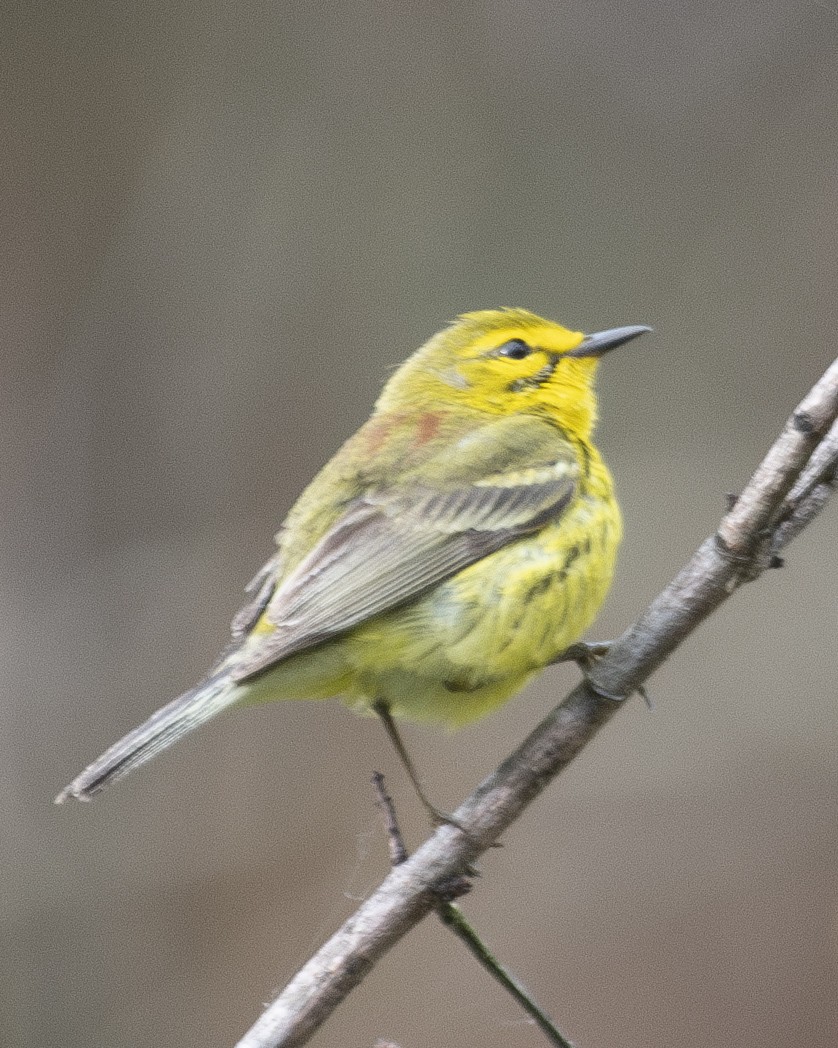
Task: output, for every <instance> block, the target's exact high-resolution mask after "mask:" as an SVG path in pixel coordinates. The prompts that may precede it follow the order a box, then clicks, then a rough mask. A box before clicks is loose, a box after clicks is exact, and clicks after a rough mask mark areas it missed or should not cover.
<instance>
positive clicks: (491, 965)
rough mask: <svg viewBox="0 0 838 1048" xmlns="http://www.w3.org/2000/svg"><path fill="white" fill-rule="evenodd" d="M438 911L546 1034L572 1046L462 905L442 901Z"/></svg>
mask: <svg viewBox="0 0 838 1048" xmlns="http://www.w3.org/2000/svg"><path fill="white" fill-rule="evenodd" d="M437 912H438V913H439V916H440V919H441V921H442V923H443V924H445V925H446V926H447V927H449V928H450V929H451V930H452V931H453V932H454V934H455V935H458V936H459V937H460V938H461V939H462V940H463V942H464V943H465V944H466V946H467V947H468V948H469V950H471V952H472V953H473V954H474V956H475V957H476V958H477V960H478V961H479V962H480V963H481V964H482V965H483V967H484V968H485V969H486V971H487V972H488V973H489V974H490V975H492V976H494V978H495V979H497V981H498V982H499V983H500V984H501V986H503V987H504V989H506V990H508V991H509V993H511V994H512V996H513V997H514V998H515V1000H516V1001H517V1002H518V1003H519V1004H520V1005H521V1007H522V1008H523V1009H524V1011H525V1012H526V1013H527V1015H529V1016H531V1018H532V1019H533V1020H534V1021H535V1022H536V1024H537V1025H538V1026H539V1027H540V1029H542V1030H543V1031H544V1033H545V1034H547V1037H548V1039H549V1041H550V1043H551V1044H555V1045H558V1048H573V1044H572V1043H571V1042H570V1041H569V1040H568V1039H567V1038H566V1037H565V1036H564V1035H563V1034H562V1033H561V1032H560V1031H559V1030H558V1029H557V1028H556V1025H555V1023H554V1022H553V1020H552V1019H551V1018H550V1016H549V1015H547V1014H546V1012H543V1011H542V1010H541V1008H539V1007H538V1005H537V1004H536V1003H535V1001H534V1000H533V999H532V997H530V995H529V994H528V993H527V991H526V990H525V989H524V987H523V986H522V985H521V984H520V983H519V982H518V980H517V979H515V978H514V977H513V976H512V975H510V974H509V972H508V971H507V970H506V969H505V968H504V967H503V965H502V964H500V963H499V961H498V960H497V958H495V957H494V956H493V955H492V954H491V953H490V952H489V950H488V949H487V947H486V946H485V945H484V943H483V942H482V941H481V940H480V938H479V936H478V935H477V932H476V931H475V930H474V928H472V926H471V925H470V924H469V923H468V921H467V920H466V919H465V917H464V916H463V911H462V910H461V909H460V908H459V906H454V905H453V904H452V903H450V902H441V903H440V904H439V906H438V909H437Z"/></svg>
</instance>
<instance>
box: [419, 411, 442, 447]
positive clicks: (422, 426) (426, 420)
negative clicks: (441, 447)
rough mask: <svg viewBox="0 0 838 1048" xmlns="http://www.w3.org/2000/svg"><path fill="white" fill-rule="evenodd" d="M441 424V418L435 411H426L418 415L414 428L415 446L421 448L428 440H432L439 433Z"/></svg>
mask: <svg viewBox="0 0 838 1048" xmlns="http://www.w3.org/2000/svg"><path fill="white" fill-rule="evenodd" d="M441 422H442V417H441V416H440V415H439V414H437V412H435V411H427V412H425V414H424V415H420V416H419V421H418V425H417V427H416V444H417V445H418V446H419V447H421V446H422V445H423V444H427V443H428V441H429V440H433V438H434V437H435V436H436V435H437V433H438V432H439V426H440V423H441Z"/></svg>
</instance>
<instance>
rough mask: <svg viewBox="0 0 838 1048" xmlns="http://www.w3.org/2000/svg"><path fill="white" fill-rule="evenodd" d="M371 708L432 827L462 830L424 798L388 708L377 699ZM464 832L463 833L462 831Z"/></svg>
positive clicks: (454, 821) (456, 823)
mask: <svg viewBox="0 0 838 1048" xmlns="http://www.w3.org/2000/svg"><path fill="white" fill-rule="evenodd" d="M372 708H373V709H374V710H375V712H376V713H377V714H378V716H379V717H380V718H381V723H382V724H383V725H384V729H385V731H386V732H387V735H388V736H389V738H390V742H392V744H393V747H394V748H395V751H396V753H397V754H398V755H399V760H400V761H401V762H402V767H403V768H404V770H405V771H406V772H407V777H408V778H409V779H410V781H411V783H412V784H413V788H414V790H416V796H417V797H418V798H419V800H420V801H421V802H422V806H423V807H424V809H425V811H426V812H427V813H428V815H430V817H431V822H432V823H433V825H434V826H441V825H443V824H445V823H447V824H448V825H449V826H456V827H457V829H458V830H462V829H463V828H462V826H460V824H459V823H458V822H457V820H456V819H455V818H454V817H453V816H452V815H449V814H448V813H447V812H444V811H440V810H439V808H437V807H435V805H433V804H431V802H430V801H429V800H428V798H427V797H426V796H425V791H424V790H423V789H422V783H421V781H420V779H419V775H418V774H417V772H416V768H415V767H414V766H413V761H412V760H411V759H410V754H409V753H408V752H407V749H406V748H405V745H404V743H403V742H402V737H401V735H399V729H398V728H397V727H396V722H395V721H394V720H393V714H392V713H391V712H390V706H389V704H388V703H386V702H384V701H383V700H382V699H378V700H377V701H376V702H374V703H373V704H372ZM463 832H465V831H463Z"/></svg>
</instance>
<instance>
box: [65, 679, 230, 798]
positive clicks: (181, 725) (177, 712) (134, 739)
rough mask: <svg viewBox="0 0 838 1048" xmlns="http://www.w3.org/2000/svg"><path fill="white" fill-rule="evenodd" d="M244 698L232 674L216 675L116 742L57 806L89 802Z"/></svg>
mask: <svg viewBox="0 0 838 1048" xmlns="http://www.w3.org/2000/svg"><path fill="white" fill-rule="evenodd" d="M240 698H241V687H240V686H239V685H237V684H236V683H235V682H233V681H231V680H230V674H229V671H227V670H220V671H219V672H218V673H216V674H213V676H211V677H208V678H207V679H206V680H205V681H204V682H203V683H202V684H199V685H198V686H197V687H195V688H193V689H192V690H191V691H187V692H186V693H185V694H184V695H181V696H180V697H179V698H177V699H175V700H174V701H173V702H170V703H169V704H168V705H167V706H164V707H163V708H162V709H160V710H158V711H157V712H156V713H154V714H152V716H151V717H149V718H148V720H147V721H146V722H145V724H141V725H140V726H139V727H138V728H134V730H133V731H131V732H129V733H128V734H127V735H126V736H125V738H124V739H120V740H119V742H116V743H114V745H113V746H111V748H110V749H109V750H106V751H105V752H104V753H103V754H102V756H101V757H99V758H98V759H97V760H95V761H94V762H93V763H92V764H91V765H89V766H88V767H87V768H85V769H84V771H83V772H82V773H81V774H80V775H78V776H76V778H75V779H73V781H72V782H71V783H70V785H69V786H67V787H66V788H65V789H63V790H62V791H61V793H59V794H58V796H57V797H56V798H55V802H56V804H61V803H63V802H64V801H65V800H66V799H67V798H68V797H75V798H76V799H77V800H80V801H89V800H90V798H91V797H92V796H93V795H94V794H96V793H98V792H99V791H100V790H103V789H104V788H105V787H106V786H109V785H110V784H111V783H112V782H116V781H117V780H118V779H121V778H122V777H123V776H124V775H127V774H128V773H129V772H130V771H133V770H134V768H139V766H140V765H141V764H145V762H146V761H148V760H151V758H152V757H154V756H155V755H156V754H158V753H160V751H161V750H165V749H166V748H167V747H168V746H171V745H172V743H174V742H177V740H178V739H180V738H182V737H183V736H184V735H186V734H187V733H188V732H190V731H192V730H193V729H194V728H197V727H198V726H199V725H200V724H203V723H204V721H207V720H209V719H210V717H214V716H215V715H216V714H217V713H220V712H221V711H222V710H224V709H226V708H227V707H228V706H231V705H232V704H233V703H234V702H236V701H238V700H239V699H240Z"/></svg>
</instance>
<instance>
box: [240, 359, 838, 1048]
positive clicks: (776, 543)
mask: <svg viewBox="0 0 838 1048" xmlns="http://www.w3.org/2000/svg"><path fill="white" fill-rule="evenodd" d="M836 418H838V360H836V361H835V362H834V363H833V364H832V365H831V367H830V368H828V369H827V371H826V372H825V373H824V375H823V376H822V377H821V379H820V380H819V381H818V382H817V383H816V384H815V385H814V386H813V387H812V389H811V390H810V392H809V393H808V394H807V395H806V397H804V399H803V400H802V401H801V403H800V405H799V406H798V408H797V409H796V410H795V412H794V413H793V414H792V416H791V417H790V418H789V420H788V422H787V423H786V426H785V428H784V429H783V432H782V433H781V434H780V436H779V437H778V438H777V440H776V441H775V443H774V445H773V447H772V448H771V449H770V450H769V452H768V454H767V455H766V456H765V458H764V459H763V461H762V463H761V464H760V466H759V467H758V469H757V470H756V472H755V473H754V475H753V477H752V478H751V480H750V481H749V483H748V484H747V486H746V487H745V489H744V491H743V492H742V493H741V495H740V496H739V497H738V498H737V500H736V502H735V503H734V505H733V506H732V508H731V509H730V510H729V511H728V513H727V514H726V515H725V517H724V518H723V519H722V521H721V523H720V525H719V528H718V530H717V532H716V533H715V534H714V535H712V536H711V537H710V538H708V539H707V540H705V542H704V543H702V545H701V546H700V547H699V549H698V550H696V552H695V553H694V554H693V557H692V559H691V560H690V561H689V563H688V564H687V565H686V566H685V567H684V568H683V569H682V570H681V571H680V572H679V574H678V575H677V576H676V577H675V578H674V579H673V580H672V582H671V583H670V584H669V585H668V586H667V587H666V589H665V590H664V591H663V592H662V593H661V594H660V595H659V596H658V597H657V598H656V599H655V600H654V601H653V602H652V603H651V604H650V605H649V607H648V608H647V609H646V610H645V611H644V612H643V614H642V615H641V616H640V618H639V619H638V620H637V621H636V622H635V623H634V624H633V625H632V626H630V627H629V629H628V630H626V632H625V633H624V634H623V636H622V637H620V638H619V640H617V641H616V642H615V643H614V644H613V645H612V646H611V648H610V649H609V651H608V654H607V655H605V656H604V657H603V658H602V659H601V660H600V661H599V662H598V663H597V664H596V666H595V668H594V670H593V672H592V674H591V675H590V677H589V679H588V680H586V681H583V682H582V683H580V684H579V685H577V687H575V688H574V689H573V691H571V692H570V694H569V695H568V696H567V698H566V699H565V700H564V701H563V702H562V703H561V704H560V705H559V706H557V707H556V708H555V709H554V710H553V711H552V712H551V713H550V714H548V716H547V717H546V718H545V719H544V720H543V721H542V722H541V724H539V725H538V727H537V728H536V729H535V730H534V731H533V732H532V734H531V735H530V736H529V737H528V738H527V739H525V740H524V742H523V743H522V744H521V745H520V746H519V747H518V749H517V750H516V751H515V752H514V753H513V754H511V755H510V756H509V757H508V758H507V759H506V760H505V761H504V762H503V764H501V765H500V767H499V768H498V769H497V770H496V771H495V772H493V773H492V774H491V775H490V776H489V777H488V778H487V779H486V780H485V781H484V782H483V783H481V785H480V786H479V787H478V788H477V789H476V790H475V791H474V793H473V794H472V795H471V796H470V797H468V798H467V799H466V800H465V801H464V802H463V804H462V805H461V806H460V807H459V808H458V809H457V811H456V812H455V813H454V817H455V819H456V821H457V823H458V825H459V826H461V827H463V829H464V830H466V831H467V832H466V833H464V832H462V831H461V830H460V829H458V828H456V827H454V826H449V825H444V826H441V827H440V828H439V829H438V830H437V831H436V833H434V835H433V836H432V837H431V838H430V839H429V840H427V841H426V842H425V844H424V845H423V846H422V847H421V848H420V849H419V850H418V851H417V852H415V853H414V854H413V855H412V856H411V857H410V858H409V859H408V860H407V861H406V862H404V863H402V864H401V865H399V866H397V867H395V868H394V869H393V870H392V871H391V873H390V874H389V875H388V876H387V877H386V879H385V880H384V881H383V883H382V884H381V886H380V887H379V888H378V889H377V890H376V891H375V893H374V894H373V895H371V896H370V898H369V899H367V900H366V902H364V903H363V904H362V905H361V906H360V907H359V909H358V910H357V911H356V912H355V914H354V915H353V916H352V917H350V919H349V920H348V921H347V922H346V924H344V926H343V927H342V928H341V929H340V930H339V931H338V932H337V933H336V934H335V935H334V936H333V937H332V938H331V939H330V940H329V941H328V942H327V943H326V944H325V945H324V946H323V947H322V948H321V949H320V950H319V951H318V952H317V953H316V954H315V955H314V957H312V958H311V960H310V961H308V962H307V963H306V964H305V965H304V966H303V968H301V969H300V971H299V972H298V973H297V974H296V975H295V976H294V978H293V979H292V980H291V982H290V983H289V984H288V986H286V988H285V989H284V990H283V991H282V993H281V994H280V995H279V997H277V998H276V1000H275V1001H273V1003H272V1004H270V1005H269V1006H268V1007H267V1009H266V1010H265V1012H264V1013H263V1014H262V1016H261V1017H260V1019H259V1020H258V1021H257V1022H256V1023H255V1025H254V1026H253V1027H252V1028H251V1029H250V1031H248V1033H246V1034H245V1036H244V1037H243V1038H242V1039H241V1041H239V1044H238V1046H237V1048H294V1046H298V1045H302V1044H305V1042H306V1041H307V1040H308V1039H309V1037H310V1036H311V1035H312V1034H313V1033H314V1031H315V1030H316V1029H317V1028H318V1027H319V1026H320V1025H321V1024H322V1023H323V1022H324V1021H325V1020H326V1019H327V1018H328V1016H329V1015H330V1014H331V1013H332V1011H334V1009H335V1008H336V1007H337V1005H338V1004H340V1002H341V1001H342V1000H343V998H344V997H345V996H346V995H347V994H348V993H349V992H350V990H352V989H353V987H355V986H357V984H358V983H359V982H360V981H361V980H362V979H363V977H364V976H365V975H366V973H367V972H368V971H369V970H370V968H372V966H373V965H374V964H375V962H376V961H377V960H378V959H379V958H380V957H381V956H383V954H384V953H385V952H386V951H387V950H388V949H389V948H390V947H391V946H392V945H393V944H394V943H396V942H397V941H398V940H399V939H400V938H401V937H402V936H403V935H405V934H406V933H407V932H408V931H409V930H410V929H411V928H412V927H413V926H414V925H415V924H416V923H417V922H418V921H420V920H421V919H422V918H423V917H424V916H425V915H426V914H427V913H429V912H430V911H431V910H433V909H435V907H436V905H437V902H438V895H437V894H436V893H437V891H439V890H440V889H441V888H442V887H443V886H444V884H445V882H446V881H449V880H450V878H452V877H455V876H457V875H458V874H461V873H462V872H463V870H464V869H465V868H466V867H467V866H468V864H469V863H470V862H472V861H473V860H474V859H475V858H476V857H477V856H478V855H480V854H481V853H482V852H483V851H485V850H486V849H487V848H488V847H490V846H491V844H492V843H493V842H494V841H496V840H497V839H498V837H499V836H500V835H501V834H502V833H503V832H504V830H505V829H506V828H507V827H508V826H509V824H510V823H511V822H513V821H514V820H515V819H516V818H517V817H518V816H519V815H520V814H521V812H522V811H523V810H524V808H526V807H527V805H528V804H529V803H530V802H531V801H532V800H533V798H535V797H536V796H537V795H538V794H539V793H540V792H541V791H542V790H543V789H544V788H545V787H546V786H547V784H548V783H549V782H550V781H551V780H552V779H553V778H554V777H555V776H556V775H558V773H559V772H560V771H562V769H563V768H564V767H565V766H566V765H567V764H569V763H570V761H571V760H572V759H573V758H574V757H575V756H576V754H577V753H578V752H579V750H580V749H581V748H582V747H583V746H584V745H586V743H588V742H590V740H591V739H592V738H593V737H594V735H596V733H597V732H598V731H599V729H600V728H601V727H602V726H603V725H604V724H605V723H606V722H607V721H609V720H610V719H611V717H613V716H614V714H615V713H616V712H617V710H619V709H620V708H621V703H620V702H619V701H615V700H614V698H613V697H614V696H627V695H631V694H632V693H633V692H634V691H636V690H637V689H638V688H639V687H640V686H642V684H643V682H644V681H645V680H646V679H647V678H648V677H649V675H650V674H651V673H653V672H654V670H655V669H657V667H658V666H660V665H661V663H663V662H664V661H665V660H666V658H667V657H668V656H669V655H670V654H671V653H672V652H673V651H674V650H675V648H676V647H677V646H678V645H679V644H680V643H681V641H683V640H684V639H685V638H686V637H687V636H688V635H689V634H690V633H691V632H692V631H693V630H694V629H695V628H696V627H697V626H698V625H699V624H700V623H701V622H702V621H703V620H704V619H706V618H707V617H708V616H709V615H710V614H711V613H712V612H713V611H714V610H715V609H716V608H717V607H719V605H720V604H722V602H723V601H725V600H726V599H727V598H728V597H729V596H730V595H731V594H732V593H733V592H734V590H736V589H737V588H738V586H740V585H741V584H742V583H743V582H747V581H751V580H752V579H755V578H757V577H758V576H759V575H760V574H761V573H762V572H763V571H764V570H765V569H766V568H768V567H771V566H774V565H775V564H777V563H778V557H777V554H778V552H779V550H780V549H782V548H783V547H784V546H785V545H787V543H788V542H789V541H791V539H792V538H794V537H795V536H796V535H797V534H799V532H800V531H801V530H802V529H803V527H805V526H806V525H807V524H808V523H809V522H810V521H811V520H812V519H814V517H815V516H816V515H817V513H818V512H819V511H820V509H821V508H822V507H823V506H824V505H825V503H826V501H827V500H828V498H829V496H830V495H831V494H832V492H833V490H834V489H835V487H836V472H837V471H838V423H836Z"/></svg>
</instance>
